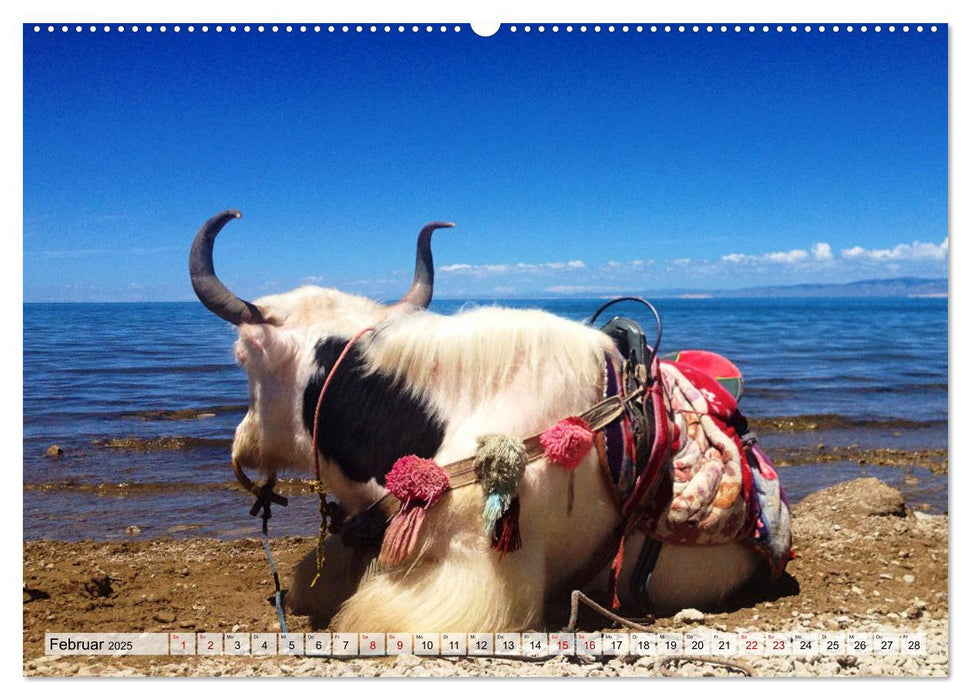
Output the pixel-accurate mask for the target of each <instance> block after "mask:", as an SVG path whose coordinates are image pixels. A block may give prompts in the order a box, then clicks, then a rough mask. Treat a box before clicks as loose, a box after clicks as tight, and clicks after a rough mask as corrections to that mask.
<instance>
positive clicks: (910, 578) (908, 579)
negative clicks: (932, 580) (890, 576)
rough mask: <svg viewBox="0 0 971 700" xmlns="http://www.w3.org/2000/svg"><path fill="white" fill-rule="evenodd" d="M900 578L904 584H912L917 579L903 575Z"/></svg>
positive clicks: (911, 575)
mask: <svg viewBox="0 0 971 700" xmlns="http://www.w3.org/2000/svg"><path fill="white" fill-rule="evenodd" d="M901 578H903V581H904V583H913V582H914V581H916V580H917V577H916V576H914V575H913V574H904V575H903V576H902V577H901Z"/></svg>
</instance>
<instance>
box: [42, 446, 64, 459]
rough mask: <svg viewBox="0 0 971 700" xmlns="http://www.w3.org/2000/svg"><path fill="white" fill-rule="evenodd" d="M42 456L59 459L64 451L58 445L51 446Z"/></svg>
mask: <svg viewBox="0 0 971 700" xmlns="http://www.w3.org/2000/svg"><path fill="white" fill-rule="evenodd" d="M44 454H45V455H46V456H48V457H60V456H61V455H62V454H64V449H63V448H62V447H61V446H60V445H51V446H50V447H48V448H47V449H46V450H45V451H44Z"/></svg>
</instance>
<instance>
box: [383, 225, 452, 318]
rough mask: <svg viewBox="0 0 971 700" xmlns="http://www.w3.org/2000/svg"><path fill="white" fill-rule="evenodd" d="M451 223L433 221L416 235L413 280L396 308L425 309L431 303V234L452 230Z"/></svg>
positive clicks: (433, 284)
mask: <svg viewBox="0 0 971 700" xmlns="http://www.w3.org/2000/svg"><path fill="white" fill-rule="evenodd" d="M453 226H455V224H453V223H446V222H444V221H434V222H432V223H430V224H426V225H425V228H423V229H422V230H421V233H419V234H418V249H417V251H416V253H415V279H414V281H413V282H412V283H411V289H409V290H408V291H407V293H406V294H405V295H404V296H403V297H401V301H399V302H398V303H397V304H396V306H401V305H412V306H417V307H420V308H422V309H427V308H428V305H429V304H430V303H431V301H432V292H433V288H434V286H435V266H434V265H433V264H432V232H433V231H435V229H440V228H452V227H453Z"/></svg>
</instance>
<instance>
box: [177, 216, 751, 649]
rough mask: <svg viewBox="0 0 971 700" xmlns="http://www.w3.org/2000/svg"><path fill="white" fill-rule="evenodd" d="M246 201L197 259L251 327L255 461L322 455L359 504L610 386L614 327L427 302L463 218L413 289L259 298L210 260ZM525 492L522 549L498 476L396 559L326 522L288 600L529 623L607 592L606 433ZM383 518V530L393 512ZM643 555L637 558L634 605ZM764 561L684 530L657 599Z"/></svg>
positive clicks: (381, 625)
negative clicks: (427, 463) (249, 297)
mask: <svg viewBox="0 0 971 700" xmlns="http://www.w3.org/2000/svg"><path fill="white" fill-rule="evenodd" d="M239 217H240V213H239V212H238V211H235V210H229V211H225V212H222V213H220V214H218V215H216V216H214V217H212V218H211V219H209V220H208V221H207V222H206V223H205V224H204V225H203V226H202V228H201V229H200V231H199V232H198V234H197V236H196V238H195V239H194V241H193V244H192V248H191V252H190V258H189V270H190V277H191V280H192V284H193V288H194V290H195V292H196V295H197V296H198V298H199V299H200V301H201V302H202V303H203V304H204V305H205V306H206V307H207V308H208V309H209V310H210V311H212V312H213V313H214V314H216V315H217V316H219V317H220V318H222V319H224V320H225V321H228V322H229V323H231V324H233V325H235V326H237V327H238V333H239V337H238V340H237V341H236V343H235V356H236V359H237V361H238V363H239V364H240V365H241V366H242V368H243V369H245V371H246V373H247V375H248V378H249V406H248V410H247V412H246V415H245V417H244V418H243V419H242V421H241V422H240V423H239V425H238V427H237V428H236V431H235V437H234V440H233V446H232V460H233V463H234V465H237V466H238V467H239V468H241V469H243V470H255V471H257V472H259V473H262V474H265V475H267V476H269V477H275V476H276V475H277V474H279V473H284V472H290V473H297V474H302V475H309V474H311V473H313V470H314V465H315V460H316V461H318V462H319V470H320V480H321V481H322V482H325V483H326V484H327V486H328V488H329V489H330V492H331V494H332V497H334V498H336V501H337V502H338V503H339V504H340V508H341V509H342V510H343V512H344V513H345V514H346V516H347V517H348V518H349V519H351V520H353V519H354V518H355V517H357V516H362V515H366V514H367V513H369V512H370V511H369V508H370V507H371V506H372V505H373V504H375V503H376V502H378V501H379V500H380V499H382V497H384V496H385V495H386V494H387V489H386V477H387V476H388V474H389V472H390V471H391V470H392V468H393V467H394V466H395V464H396V462H397V461H398V460H399V459H400V458H402V457H403V456H405V455H415V456H417V457H419V458H423V459H432V460H434V461H435V462H436V463H437V464H447V463H450V462H454V461H456V460H461V459H464V458H467V457H469V455H471V454H473V453H474V452H475V450H476V448H477V444H478V443H477V440H478V438H479V437H480V436H482V435H485V434H507V435H512V436H527V435H533V434H535V433H539V432H540V431H543V430H544V429H546V428H548V427H549V426H551V425H553V424H555V423H556V422H557V421H559V420H561V419H563V418H564V417H566V416H574V415H577V414H579V413H580V412H582V411H584V410H586V409H588V408H589V407H590V406H592V405H593V404H596V403H597V402H598V401H599V400H601V399H602V395H601V393H600V388H599V387H600V386H601V385H602V383H603V372H604V363H605V358H607V357H609V356H610V354H611V353H612V352H614V342H613V340H612V339H611V337H609V336H608V335H607V334H605V333H603V332H601V331H600V330H596V329H594V328H591V327H588V326H586V325H584V324H581V323H579V322H574V321H570V320H566V319H564V318H561V317H558V316H556V315H553V314H551V313H547V312H544V311H540V310H528V309H511V308H501V307H494V306H481V307H474V308H468V309H464V310H461V311H459V312H457V313H455V314H453V315H440V314H437V313H432V312H431V311H429V310H428V306H429V303H430V302H431V299H432V294H433V285H434V267H433V261H432V253H431V238H432V233H433V232H434V231H436V230H438V229H442V228H446V227H450V226H452V224H450V223H444V222H435V223H431V224H428V225H427V226H425V227H424V228H423V229H422V230H421V233H420V235H419V236H418V242H417V254H416V265H415V274H414V281H413V283H412V285H411V288H410V289H408V290H407V292H406V293H405V294H404V296H403V297H402V298H401V300H400V301H398V302H396V303H392V304H383V303H378V302H376V301H373V300H371V299H368V298H365V297H362V296H356V295H352V294H348V293H345V292H341V291H338V290H337V289H329V288H321V287H317V286H302V287H300V288H298V289H295V290H293V291H290V292H287V293H283V294H274V295H269V296H264V297H261V298H259V299H255V300H254V301H252V302H250V301H245V300H243V299H240V298H238V297H237V296H236V295H235V294H233V293H232V292H231V291H230V290H229V289H227V288H226V286H225V285H223V283H222V282H221V281H220V280H219V278H218V277H217V276H216V274H215V270H214V267H213V262H212V254H213V243H214V241H215V238H216V236H217V234H218V233H219V232H220V230H221V229H222V228H223V227H224V226H225V225H226V223H227V222H229V221H231V220H233V219H235V218H239ZM368 328H370V329H373V331H371V332H369V333H366V334H364V335H362V336H360V339H359V340H357V342H355V343H354V344H353V346H352V347H349V348H347V352H346V353H344V354H345V357H344V358H343V364H342V365H341V367H340V368H339V370H337V371H335V372H333V377H332V378H331V379H332V383H331V385H330V386H329V387H328V389H327V394H326V398H325V400H324V401H322V402H320V407H319V414H317V413H316V411H317V410H318V406H317V405H318V400H319V398H320V394H321V390H322V387H323V385H324V382H325V381H326V380H327V378H328V376H329V375H330V374H331V373H332V370H333V368H334V364H335V362H336V360H337V358H338V357H339V356H340V355H341V354H342V352H343V351H344V350H345V346H346V345H347V343H348V341H349V339H351V338H352V337H354V336H355V335H356V334H358V333H359V332H360V331H361V330H362V329H368ZM315 432H316V444H314V435H315ZM315 453H316V454H315ZM517 496H518V499H519V504H518V505H519V522H518V527H519V531H520V533H521V540H522V545H521V548H520V549H518V551H513V552H510V553H506V554H505V555H501V554H497V552H496V550H495V549H494V548H493V546H492V543H491V542H490V539H491V538H490V537H489V536H488V534H487V533H485V532H484V529H483V508H484V505H485V499H486V494H485V493H484V491H483V489H482V488H475V487H464V488H455V489H452V490H448V491H446V492H445V493H444V494H442V496H441V497H440V498H439V499H438V500H437V501H436V502H435V504H434V505H433V506H432V507H429V508H428V509H427V513H426V515H425V519H424V523H423V524H422V526H421V530H420V533H418V534H417V535H416V541H417V544H416V546H415V547H414V549H413V550H412V551H409V553H408V555H407V556H406V557H405V559H404V560H403V561H402V562H400V563H399V564H398V565H395V566H381V565H379V564H378V563H377V561H376V560H375V553H376V551H375V550H374V549H371V550H368V549H367V548H366V547H365V548H363V551H364V554H363V555H362V554H361V551H362V549H361V548H360V547H356V546H354V545H353V543H351V544H349V543H348V542H347V540H346V538H342V537H341V536H336V535H330V536H328V537H327V538H326V540H325V541H323V544H322V548H323V551H322V552H317V551H316V550H315V551H311V552H310V553H308V554H307V556H306V558H305V559H304V560H303V561H302V562H301V563H300V564H298V566H297V567H296V569H295V571H294V573H293V577H292V581H291V584H290V587H289V591H288V593H287V606H288V608H289V609H290V610H291V611H293V612H295V613H300V614H305V615H309V616H310V617H311V619H312V621H313V622H314V624H316V625H320V626H329V627H330V628H331V629H333V630H335V631H368V632H381V631H398V632H407V631H422V630H435V631H442V632H444V631H468V630H489V631H516V630H527V629H542V628H543V625H544V620H545V616H546V615H547V614H549V611H550V610H552V609H555V608H556V606H557V605H559V604H560V603H561V602H562V600H563V595H564V591H566V592H569V590H570V589H571V588H572V587H580V586H583V587H585V590H587V591H588V592H590V593H592V594H594V595H601V596H605V595H606V589H607V580H608V573H609V572H608V571H607V569H609V567H608V566H605V567H603V570H602V571H600V572H599V573H598V574H597V575H596V576H594V577H593V578H592V580H581V579H585V578H586V579H589V578H590V576H589V575H585V571H587V570H588V569H589V566H590V564H591V562H595V561H597V560H598V556H600V553H601V550H602V548H603V547H604V542H605V541H607V540H608V539H609V537H610V534H611V533H612V532H613V531H615V530H616V528H617V527H618V525H619V523H621V521H622V516H621V513H620V511H619V509H618V506H617V503H616V500H615V499H614V497H613V496H612V494H611V491H610V488H609V486H608V484H607V483H606V482H605V479H604V476H603V474H602V467H601V464H600V457H599V456H598V451H597V450H596V449H591V450H590V451H589V452H588V453H587V454H585V455H582V459H581V460H579V463H578V464H577V465H576V467H575V468H574V469H572V470H569V471H567V470H565V469H562V468H559V467H557V466H556V465H552V464H550V462H549V460H548V459H546V458H544V457H542V456H541V457H540V458H538V459H535V460H533V461H530V462H529V463H528V464H527V465H526V466H525V469H524V471H523V473H522V478H521V481H520V483H519V485H518V492H517ZM567 503H569V506H565V505H564V504H567ZM376 527H377V529H378V537H379V538H380V534H381V531H382V530H383V528H384V527H386V522H384V520H383V519H381V521H380V522H378V523H377V524H376ZM308 534H309V533H308ZM643 542H644V534H643V532H641V531H640V530H637V531H634V532H631V533H630V536H629V537H628V539H627V542H626V545H625V546H626V547H627V550H628V551H629V552H637V551H638V550H639V548H640V547H641V544H642V543H643ZM318 554H323V557H322V559H323V564H322V566H321V565H320V564H319V562H318V556H317V555H318ZM633 559H634V558H633V557H628V558H627V560H625V562H624V565H623V570H622V571H620V572H619V584H620V585H619V586H617V590H619V591H620V593H619V600H620V602H621V603H624V604H626V603H628V602H629V601H628V600H626V596H625V593H624V591H625V590H626V588H625V583H626V582H627V581H628V580H629V579H630V577H631V568H632V567H631V566H630V563H631V562H632V561H633ZM362 561H363V562H364V564H365V566H363V567H362V566H361V563H362ZM318 569H319V570H318ZM365 569H366V571H365ZM764 569H765V565H764V562H763V559H762V557H760V555H759V553H758V552H757V551H755V549H753V548H752V547H751V546H748V545H747V544H746V543H743V542H728V543H724V544H717V545H712V546H693V545H690V544H677V543H667V544H665V545H664V547H663V548H662V549H661V550H660V553H659V555H658V556H657V559H656V564H655V565H654V567H653V573H652V575H651V577H650V581H649V590H648V594H649V599H650V601H651V605H652V608H653V610H654V611H655V612H661V613H665V612H667V613H670V612H674V611H677V610H680V609H682V608H685V607H695V608H701V609H709V608H712V607H716V606H718V605H719V604H721V603H722V602H723V601H724V600H726V598H727V597H729V596H731V595H732V594H734V593H736V592H737V591H739V590H740V589H741V588H742V587H743V586H745V585H746V584H747V583H748V582H751V581H753V580H760V579H759V576H760V572H764ZM362 572H363V573H362ZM617 575H618V573H617V572H615V581H616V579H617Z"/></svg>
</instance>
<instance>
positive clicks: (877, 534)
mask: <svg viewBox="0 0 971 700" xmlns="http://www.w3.org/2000/svg"><path fill="white" fill-rule="evenodd" d="M793 540H794V547H795V550H796V553H797V558H796V559H795V560H794V561H792V562H791V563H790V565H789V569H788V574H787V575H786V576H784V577H783V579H781V580H780V582H779V583H778V584H777V585H776V586H774V587H773V589H772V590H770V591H769V592H768V593H767V594H766V595H764V596H762V597H758V598H757V597H753V596H751V595H749V596H740V597H739V598H738V599H737V600H735V601H733V602H732V604H731V605H730V606H729V608H728V609H727V610H725V611H722V612H714V613H707V614H705V615H704V616H703V619H702V620H701V621H700V622H697V623H686V622H682V621H681V620H680V619H677V620H676V619H675V618H674V617H669V618H661V619H659V620H657V621H656V623H655V624H654V625H652V628H653V629H654V630H655V631H658V632H663V631H680V632H689V631H695V632H699V631H709V632H714V631H727V632H739V631H760V632H798V631H807V632H822V631H838V630H842V631H845V632H854V631H856V632H877V631H896V632H901V633H903V632H924V633H925V634H926V635H927V641H928V652H927V654H926V655H925V656H922V657H911V656H876V655H874V656H851V655H847V656H836V657H833V656H820V655H817V656H815V657H798V656H795V657H792V656H786V657H771V656H763V657H738V660H739V661H743V662H744V663H747V664H749V665H750V666H751V667H752V669H753V670H754V672H755V673H756V675H760V676H761V675H766V676H775V675H785V676H790V675H797V676H847V675H853V676H858V675H865V676H886V675H892V676H897V675H909V676H928V675H930V676H939V675H947V674H948V672H949V665H948V652H947V638H948V597H947V595H948V593H947V591H948V578H947V576H948V571H947V564H948V558H947V547H948V516H947V515H927V514H925V513H921V512H919V511H915V510H913V509H911V508H908V507H907V505H906V504H905V503H904V500H903V497H902V496H901V495H900V493H899V492H898V491H897V490H896V489H893V488H891V487H888V486H886V485H884V484H883V483H881V482H880V481H878V480H877V479H875V478H867V479H856V480H854V481H851V482H843V483H840V484H837V485H835V486H832V487H829V488H827V489H823V490H822V491H818V492H816V493H813V494H810V495H809V496H807V497H806V498H805V499H803V500H802V501H801V502H800V503H798V504H795V505H794V506H793ZM315 541H316V539H315V537H282V538H278V539H274V540H273V541H272V547H273V554H274V557H275V558H276V560H277V565H278V567H279V569H280V571H281V578H282V582H283V587H284V588H286V586H287V585H288V581H289V576H290V571H291V570H292V567H293V566H294V564H295V563H296V561H298V560H299V559H300V558H301V557H302V556H303V555H304V554H305V553H306V552H307V551H309V550H310V548H311V547H313V545H314V543H315ZM23 564H24V604H23V605H24V606H23V616H24V617H23V619H24V630H23V642H24V647H23V648H24V659H23V672H24V675H28V676H73V675H122V676H129V675H139V676H140V675H162V676H169V675H175V676H183V675H198V676H214V675H275V676H279V675H315V676H316V675H327V676H343V675H354V676H360V675H364V676H374V675H381V676H385V675H404V676H422V675H425V676H456V675H460V676H465V675H483V676H518V675H530V676H532V675H541V676H561V675H570V676H575V675H582V676H591V675H619V676H629V675H659V674H660V673H661V672H662V671H664V670H667V671H668V672H671V671H673V672H674V673H676V674H677V675H736V672H734V671H732V670H730V669H726V668H721V667H717V666H714V665H711V664H692V663H685V662H681V663H677V664H675V665H673V666H671V667H670V668H667V669H661V668H659V667H656V665H655V664H656V659H655V658H654V657H643V658H639V657H633V656H628V657H617V658H611V657H605V658H603V659H596V660H592V661H591V660H583V659H580V658H577V657H574V658H564V657H554V658H552V659H545V660H535V661H534V660H519V659H508V658H501V657H499V658H472V657H470V658H460V659H451V660H450V659H447V658H441V657H417V656H403V657H384V658H348V659H335V658H310V657H271V658H269V659H268V658H266V657H228V656H221V657H189V658H185V657H126V658H114V657H55V656H44V654H43V638H44V633H45V632H46V631H50V632H82V631H85V632H108V631H114V632H121V631H124V632H141V631H146V632H179V631H184V632H190V631H191V632H196V631H199V632H202V631H222V632H229V631H242V632H274V631H279V623H278V621H277V619H276V614H275V610H274V608H273V606H272V605H271V604H270V602H269V597H271V595H272V592H273V585H272V576H271V574H270V570H269V568H268V566H267V562H266V558H265V554H264V552H263V550H262V547H261V545H260V541H259V540H258V539H251V538H247V539H238V540H216V539H203V538H190V539H173V538H158V539H151V540H139V541H100V542H95V541H90V540H88V541H84V542H59V541H52V540H38V541H25V542H24V560H23ZM580 621H581V628H582V629H591V630H592V629H597V630H599V629H610V627H611V623H607V622H606V621H602V620H599V619H596V618H593V617H589V618H588V617H585V616H581V620H580ZM288 623H289V626H290V629H291V631H295V632H309V631H313V629H312V628H311V627H310V625H309V621H308V619H307V618H304V617H300V616H294V615H290V616H288Z"/></svg>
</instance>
